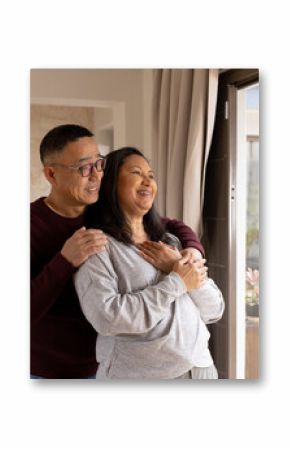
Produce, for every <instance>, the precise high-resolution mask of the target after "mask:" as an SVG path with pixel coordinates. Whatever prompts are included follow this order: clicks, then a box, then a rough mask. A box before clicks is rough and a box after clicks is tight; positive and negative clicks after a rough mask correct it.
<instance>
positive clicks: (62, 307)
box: [30, 198, 204, 379]
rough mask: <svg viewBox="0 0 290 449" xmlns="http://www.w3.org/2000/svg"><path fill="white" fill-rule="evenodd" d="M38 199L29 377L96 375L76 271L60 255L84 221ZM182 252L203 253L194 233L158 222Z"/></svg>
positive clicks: (177, 223) (93, 338)
mask: <svg viewBox="0 0 290 449" xmlns="http://www.w3.org/2000/svg"><path fill="white" fill-rule="evenodd" d="M43 200H44V198H40V199H38V200H36V201H35V202H33V203H32V204H31V279H32V282H31V308H30V310H31V374H33V375H36V376H41V377H46V378H49V379H79V378H83V377H89V376H92V375H94V374H95V373H96V369H97V362H96V356H95V346H96V337H97V334H96V332H95V330H94V329H93V327H92V326H91V325H90V323H89V322H88V321H87V320H86V318H85V317H84V315H83V313H82V311H81V308H80V305H79V300H78V297H77V294H76V291H75V288H74V284H73V277H72V275H73V273H74V272H75V271H76V269H75V268H74V267H73V266H72V265H71V264H70V263H69V262H67V261H66V259H65V258H64V257H63V256H62V255H61V254H60V251H61V249H62V247H63V245H64V242H65V241H66V240H67V239H68V238H69V237H71V236H72V234H73V233H74V232H75V231H76V230H78V229H79V228H81V227H82V226H83V216H80V217H77V218H65V217H62V216H60V215H58V214H56V213H55V212H53V211H52V210H51V209H50V208H49V207H47V205H46V204H45V203H44V201H43ZM163 221H164V223H165V225H166V229H167V230H168V231H169V232H171V233H172V234H175V235H176V236H177V237H178V238H179V239H180V241H181V244H182V246H183V247H184V248H186V247H195V248H197V249H198V250H199V251H200V252H201V253H202V254H204V250H203V247H202V245H201V244H200V242H199V241H198V240H197V237H196V235H195V234H194V233H193V231H192V230H191V229H190V228H189V227H188V226H186V225H185V224H184V223H182V222H181V221H178V220H169V219H168V218H164V219H163Z"/></svg>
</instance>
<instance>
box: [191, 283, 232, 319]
mask: <svg viewBox="0 0 290 449" xmlns="http://www.w3.org/2000/svg"><path fill="white" fill-rule="evenodd" d="M189 295H190V297H191V298H192V300H193V302H194V303H195V305H196V306H197V307H198V309H199V311H200V316H201V318H202V320H203V321H204V322H205V323H206V324H211V323H215V322H217V321H219V320H220V319H221V317H222V315H223V313H224V308H225V304H224V300H223V296H222V293H221V291H220V290H219V288H218V287H217V286H216V284H215V283H214V281H213V280H212V279H210V278H208V279H207V280H206V282H205V283H204V285H203V286H202V287H201V288H198V289H195V290H192V291H191V292H189Z"/></svg>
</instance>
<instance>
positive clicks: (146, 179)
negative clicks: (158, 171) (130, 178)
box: [142, 175, 151, 185]
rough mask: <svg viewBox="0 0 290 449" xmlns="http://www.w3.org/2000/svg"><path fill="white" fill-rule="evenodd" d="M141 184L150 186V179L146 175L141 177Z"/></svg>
mask: <svg viewBox="0 0 290 449" xmlns="http://www.w3.org/2000/svg"><path fill="white" fill-rule="evenodd" d="M142 183H143V184H146V185H149V184H151V178H150V177H149V176H147V175H143V180H142Z"/></svg>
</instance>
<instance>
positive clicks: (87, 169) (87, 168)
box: [79, 164, 93, 177]
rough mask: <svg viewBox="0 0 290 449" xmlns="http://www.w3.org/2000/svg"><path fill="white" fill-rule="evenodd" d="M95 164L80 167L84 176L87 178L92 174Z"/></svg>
mask: <svg viewBox="0 0 290 449" xmlns="http://www.w3.org/2000/svg"><path fill="white" fill-rule="evenodd" d="M92 168H93V164H86V165H82V166H81V167H79V171H80V173H81V175H82V176H84V177H87V176H90V174H91V173H92Z"/></svg>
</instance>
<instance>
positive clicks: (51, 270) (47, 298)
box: [30, 252, 75, 324]
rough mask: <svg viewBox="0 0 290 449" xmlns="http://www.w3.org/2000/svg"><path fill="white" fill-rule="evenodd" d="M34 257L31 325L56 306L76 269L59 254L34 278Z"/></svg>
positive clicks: (32, 264)
mask: <svg viewBox="0 0 290 449" xmlns="http://www.w3.org/2000/svg"><path fill="white" fill-rule="evenodd" d="M33 266H34V263H33V257H32V261H31V275H32V279H31V297H30V299H31V303H30V315H31V324H33V323H35V322H37V321H38V320H40V319H41V318H42V317H43V316H44V315H45V314H46V313H47V312H48V310H49V309H50V308H51V306H52V305H53V304H54V302H55V301H56V299H57V298H58V296H59V295H60V294H61V292H62V290H63V288H64V287H65V285H66V284H67V282H68V280H69V279H70V278H71V277H72V274H73V273H74V271H75V267H74V266H73V265H71V264H70V263H69V262H68V261H67V260H66V259H65V258H64V257H63V256H62V255H61V253H60V252H59V253H57V254H56V255H55V256H54V257H53V259H52V260H51V261H50V262H49V263H47V264H46V265H45V266H44V267H43V269H42V271H41V272H40V273H39V274H38V275H36V276H34V273H33V271H34V268H33Z"/></svg>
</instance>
